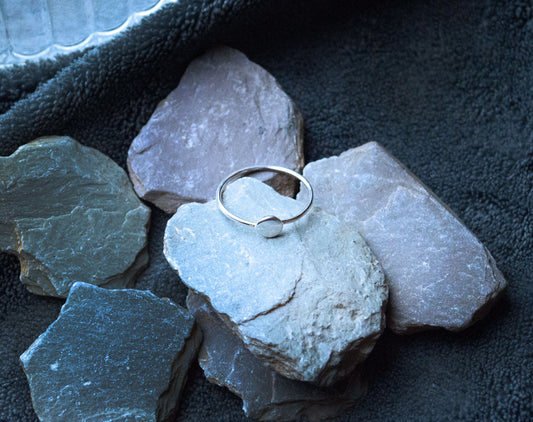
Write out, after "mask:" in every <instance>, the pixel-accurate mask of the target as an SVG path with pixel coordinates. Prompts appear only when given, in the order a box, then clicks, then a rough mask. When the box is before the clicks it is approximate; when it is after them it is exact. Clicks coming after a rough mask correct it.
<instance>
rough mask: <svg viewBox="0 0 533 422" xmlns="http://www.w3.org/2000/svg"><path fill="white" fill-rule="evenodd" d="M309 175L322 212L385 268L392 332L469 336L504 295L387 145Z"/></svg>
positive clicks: (445, 212) (369, 147)
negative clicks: (355, 233)
mask: <svg viewBox="0 0 533 422" xmlns="http://www.w3.org/2000/svg"><path fill="white" fill-rule="evenodd" d="M304 175H305V176H306V177H307V178H308V179H309V180H310V182H311V183H312V185H313V187H314V189H315V203H316V204H317V206H320V207H322V208H323V209H324V210H326V211H329V212H331V213H333V214H335V215H336V216H337V217H339V218H340V219H341V220H343V221H344V222H346V223H348V224H349V226H350V227H352V228H353V229H356V230H359V231H360V233H361V234H362V235H363V237H364V238H365V239H366V240H367V242H368V244H369V245H370V247H371V248H372V250H373V251H374V252H375V253H376V255H377V257H378V259H379V260H380V262H381V264H382V265H383V269H384V271H385V275H386V277H387V279H388V282H389V286H390V302H389V311H388V317H387V326H388V327H390V328H391V329H392V330H393V331H395V332H397V333H409V332H413V331H420V330H424V329H429V328H435V327H443V328H446V329H448V330H452V331H458V330H462V329H465V328H467V327H468V326H470V325H471V324H472V323H474V322H475V321H476V320H478V319H480V318H481V317H482V316H483V315H484V314H485V313H486V311H487V310H488V309H489V307H490V305H491V304H492V303H493V302H494V299H495V298H496V297H497V296H498V294H499V293H500V292H501V291H502V290H503V289H504V288H505V286H506V284H507V283H506V281H505V279H504V278H503V276H502V274H501V272H500V271H499V270H498V268H497V267H496V263H495V262H494V259H493V257H492V256H491V254H490V252H489V251H488V250H487V248H486V247H485V246H483V244H482V243H481V242H480V241H479V240H478V239H477V238H476V236H474V234H472V232H470V231H469V230H468V228H467V227H465V225H464V224H463V223H462V222H461V221H460V220H459V218H458V217H457V216H456V215H455V214H454V213H453V212H452V211H451V210H450V209H449V208H448V207H447V206H446V205H445V204H444V203H443V202H442V201H441V200H440V199H439V198H438V197H437V196H436V195H435V194H434V193H433V192H432V191H431V190H430V189H428V188H427V187H426V186H425V185H424V184H423V183H422V182H421V181H420V180H419V179H418V178H417V177H416V176H414V175H413V174H412V173H411V172H410V171H409V170H407V168H406V167H405V166H403V165H402V164H401V163H400V162H399V161H398V160H396V159H395V158H394V157H393V156H392V155H390V154H389V153H388V152H387V151H386V150H385V149H384V148H383V147H382V146H381V145H379V144H377V143H375V142H371V143H367V144H365V145H362V146H360V147H358V148H354V149H351V150H348V151H346V152H344V153H342V154H341V155H340V156H338V157H330V158H325V159H322V160H318V161H315V162H313V163H309V164H308V165H307V166H306V167H305V169H304Z"/></svg>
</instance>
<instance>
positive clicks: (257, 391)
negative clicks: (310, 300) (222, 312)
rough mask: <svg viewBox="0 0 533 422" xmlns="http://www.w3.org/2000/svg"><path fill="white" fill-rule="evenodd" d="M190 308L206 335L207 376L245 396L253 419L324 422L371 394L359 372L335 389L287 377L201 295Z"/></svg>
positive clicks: (191, 296)
mask: <svg viewBox="0 0 533 422" xmlns="http://www.w3.org/2000/svg"><path fill="white" fill-rule="evenodd" d="M187 308H188V309H189V311H190V312H191V313H192V314H193V315H194V317H195V319H196V321H197V323H198V325H199V326H200V327H201V329H202V332H203V342H202V346H201V348H200V352H199V354H198V356H199V358H198V360H199V363H200V366H201V367H202V369H203V371H204V374H205V376H206V377H207V379H208V380H209V381H210V382H212V383H214V384H217V385H220V386H223V387H227V388H228V389H229V390H230V391H232V392H233V393H235V394H236V395H238V396H239V397H240V398H242V401H243V410H244V413H245V414H246V416H248V417H250V418H254V419H258V420H262V421H292V420H300V419H302V418H305V420H308V421H320V420H323V419H327V418H332V417H335V416H339V415H341V414H342V413H344V412H345V411H346V410H347V409H349V408H351V407H352V406H353V405H354V404H355V403H356V401H357V400H358V399H359V398H361V397H362V396H364V394H365V393H366V382H365V381H364V380H363V377H362V376H361V372H360V371H359V370H358V369H356V370H355V371H354V373H352V374H350V375H349V376H348V377H347V379H345V380H343V381H340V382H338V383H337V384H335V385H334V386H333V387H317V386H315V385H313V384H310V383H307V382H302V381H295V380H291V379H288V378H286V377H284V376H282V375H280V374H278V373H277V372H275V371H272V370H271V369H269V368H268V367H266V366H265V365H264V364H263V363H262V362H261V361H260V360H259V359H258V358H257V357H255V356H254V355H253V354H252V353H251V352H250V351H249V350H248V349H246V347H245V346H244V343H243V342H242V340H241V339H239V338H238V337H237V336H235V335H234V334H233V333H232V332H231V331H230V330H229V328H228V327H227V326H226V325H225V324H224V322H223V321H222V320H221V319H220V317H219V316H218V315H217V314H216V312H215V311H214V310H213V308H212V307H211V306H210V305H209V304H208V302H207V301H206V300H205V299H203V298H202V296H200V295H199V294H195V293H193V292H192V291H189V295H188V296H187Z"/></svg>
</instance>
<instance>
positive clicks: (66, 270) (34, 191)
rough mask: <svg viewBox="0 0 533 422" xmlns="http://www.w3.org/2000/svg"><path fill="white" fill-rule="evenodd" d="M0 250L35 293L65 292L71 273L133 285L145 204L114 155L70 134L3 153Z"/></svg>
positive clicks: (141, 259) (75, 277)
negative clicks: (16, 260) (8, 255)
mask: <svg viewBox="0 0 533 422" xmlns="http://www.w3.org/2000/svg"><path fill="white" fill-rule="evenodd" d="M0 204H2V206H1V207H0V250H6V251H8V252H11V253H14V254H16V255H17V256H18V257H19V259H20V262H21V275H20V278H21V281H22V282H23V283H24V284H25V285H26V286H27V288H28V290H30V291H31V292H33V293H37V294H43V295H50V296H61V297H66V296H67V295H68V291H69V289H70V286H71V285H72V284H73V283H75V282H76V281H82V282H87V283H91V284H95V285H98V286H102V287H110V288H121V287H129V286H131V285H132V283H133V281H134V279H135V277H136V276H137V274H138V273H139V272H140V271H141V270H142V269H144V268H145V267H146V265H147V263H148V253H147V251H146V242H147V227H148V223H149V217H150V210H149V208H148V207H146V206H145V205H143V204H142V202H141V201H140V200H139V198H138V197H137V196H136V195H135V193H134V191H133V188H132V186H131V183H130V181H129V179H128V177H127V175H126V173H125V172H124V170H122V169H121V168H120V167H119V166H118V165H117V164H116V163H115V162H114V161H112V160H111V159H110V158H109V157H107V156H105V155H104V154H102V153H101V152H99V151H97V150H95V149H92V148H88V147H85V146H82V145H81V144H79V143H78V142H76V141H75V140H73V139H71V138H68V137H51V138H41V139H38V140H36V141H33V142H31V143H29V144H26V145H24V146H22V147H20V148H19V149H18V150H17V151H16V152H15V153H14V154H13V155H11V156H9V157H0Z"/></svg>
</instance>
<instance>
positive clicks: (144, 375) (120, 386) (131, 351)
mask: <svg viewBox="0 0 533 422" xmlns="http://www.w3.org/2000/svg"><path fill="white" fill-rule="evenodd" d="M200 342H201V334H200V332H199V330H197V328H196V325H195V322H194V318H193V317H192V316H191V315H190V314H189V312H188V311H187V310H186V309H183V308H181V307H179V306H177V305H175V304H174V303H172V302H171V301H170V300H165V299H159V298H157V297H156V296H154V295H153V294H152V293H150V292H147V291H140V290H133V289H125V290H124V289H120V290H109V289H102V288H99V287H96V286H93V285H90V284H87V283H76V284H74V285H73V287H72V289H71V291H70V294H69V296H68V299H67V301H66V303H65V305H64V306H63V308H62V309H61V313H60V315H59V317H58V319H57V320H56V321H55V322H54V323H52V325H50V327H48V329H47V330H46V332H44V333H43V334H41V336H39V338H38V339H37V340H35V342H34V343H33V344H32V345H31V346H30V347H29V348H28V350H26V351H25V352H24V353H23V354H22V356H21V357H20V359H21V362H22V364H23V367H24V371H25V372H26V375H27V377H28V381H29V384H30V389H31V395H32V401H33V406H34V409H35V412H36V414H37V416H38V417H39V419H40V420H41V421H43V422H61V421H64V422H71V421H143V422H145V421H146V422H147V421H171V420H173V419H172V418H173V417H174V416H175V413H176V409H177V407H178V403H179V396H180V393H181V390H182V388H183V385H184V383H185V380H186V375H187V371H188V368H189V365H190V363H191V362H192V361H193V360H194V358H195V357H196V353H197V348H198V347H199V345H200Z"/></svg>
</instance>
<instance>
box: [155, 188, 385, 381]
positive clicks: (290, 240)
mask: <svg viewBox="0 0 533 422" xmlns="http://www.w3.org/2000/svg"><path fill="white" fill-rule="evenodd" d="M224 201H225V205H226V206H227V208H228V209H229V210H230V211H231V212H234V213H237V215H239V216H241V217H243V218H246V219H249V220H251V221H257V220H259V218H261V217H263V216H265V215H276V216H277V217H279V218H281V219H285V218H288V217H289V216H293V215H296V214H298V213H299V211H300V210H301V209H302V207H303V204H302V202H300V201H296V200H294V199H291V198H288V197H286V196H282V195H280V194H278V193H277V192H276V191H274V190H273V189H272V188H271V187H269V186H267V185H265V184H264V183H261V182H260V181H258V180H256V179H253V178H242V179H239V180H237V181H235V182H233V183H231V184H230V185H228V187H227V189H226V191H225V194H224ZM164 252H165V255H166V258H167V260H168V261H169V263H170V265H171V266H172V267H173V268H174V269H175V270H177V271H178V273H179V275H180V277H181V279H182V281H183V282H184V283H185V284H186V285H187V286H188V287H189V288H190V289H192V290H193V291H194V292H195V293H198V294H200V295H201V296H202V297H204V298H206V299H207V300H208V301H209V303H210V304H211V306H212V307H213V309H214V310H215V312H216V313H217V314H218V315H220V317H221V318H222V320H223V321H224V322H225V323H226V324H227V326H228V327H229V328H230V329H231V330H232V332H233V333H234V334H236V335H237V336H238V337H240V338H241V339H242V340H243V342H244V345H245V347H246V348H247V349H248V350H250V351H251V352H252V353H253V354H254V355H256V356H257V357H258V358H259V359H261V360H262V361H263V362H265V363H266V364H268V365H269V366H270V367H271V368H272V369H273V370H275V371H277V372H279V373H281V374H282V375H285V376H287V377H288V378H292V379H296V380H300V381H309V382H313V383H315V384H318V385H331V384H333V383H334V382H335V381H337V380H338V379H340V378H342V377H344V376H346V375H347V374H348V373H350V372H352V370H353V369H354V368H355V367H356V366H357V364H359V363H360V362H361V361H363V360H364V359H365V358H366V356H367V355H368V354H369V353H370V351H371V350H372V348H373V347H374V344H375V342H376V340H377V338H378V337H379V335H380V334H381V332H382V331H383V329H384V315H383V312H384V308H385V305H386V300H387V295H388V290H387V286H386V284H385V281H384V276H383V273H382V271H381V267H380V265H379V263H378V262H377V260H376V259H375V257H374V255H373V253H372V251H371V250H370V249H369V248H368V246H367V245H366V243H365V241H364V240H363V239H362V238H361V236H360V235H359V234H358V233H357V232H356V231H354V230H350V229H347V228H346V227H345V225H344V224H342V223H341V222H340V221H339V220H338V219H337V218H336V217H334V216H332V215H330V214H327V213H325V212H323V211H321V210H319V209H317V208H312V209H311V211H310V212H309V213H308V214H307V215H306V216H305V217H303V218H301V219H299V220H297V221H296V222H295V223H293V224H289V225H287V226H286V227H285V229H284V231H283V234H282V235H281V236H279V237H276V238H272V239H265V238H264V237H262V236H260V235H259V234H258V233H256V232H255V230H253V229H251V228H250V227H249V226H245V225H242V224H238V223H236V222H234V221H232V220H229V219H227V218H226V217H224V215H223V214H222V213H221V212H220V211H219V210H218V209H217V204H216V202H215V201H211V202H208V203H206V204H198V203H191V204H187V205H184V206H182V207H180V208H179V209H178V211H177V212H176V214H175V215H174V216H173V217H172V218H171V219H170V220H169V222H168V225H167V228H166V232H165V249H164Z"/></svg>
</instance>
